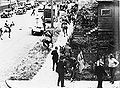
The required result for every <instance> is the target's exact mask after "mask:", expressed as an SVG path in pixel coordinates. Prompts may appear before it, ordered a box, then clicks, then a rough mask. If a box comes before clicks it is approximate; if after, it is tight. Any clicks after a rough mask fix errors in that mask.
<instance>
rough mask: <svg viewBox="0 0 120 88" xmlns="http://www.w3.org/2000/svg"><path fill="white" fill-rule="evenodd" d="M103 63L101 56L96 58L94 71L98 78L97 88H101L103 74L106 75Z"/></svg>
mask: <svg viewBox="0 0 120 88" xmlns="http://www.w3.org/2000/svg"><path fill="white" fill-rule="evenodd" d="M103 65H104V62H103V60H102V59H101V58H100V59H98V60H97V62H96V71H95V73H96V75H97V80H98V86H97V88H103V87H102V82H103V76H104V75H106V73H105V70H104V67H103Z"/></svg>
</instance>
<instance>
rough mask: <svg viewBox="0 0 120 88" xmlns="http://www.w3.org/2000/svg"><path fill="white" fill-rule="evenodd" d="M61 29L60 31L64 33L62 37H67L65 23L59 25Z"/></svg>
mask: <svg viewBox="0 0 120 88" xmlns="http://www.w3.org/2000/svg"><path fill="white" fill-rule="evenodd" d="M61 28H62V31H63V33H64V37H65V36H68V34H67V30H68V26H67V23H66V22H65V21H64V22H63V23H62V24H61Z"/></svg>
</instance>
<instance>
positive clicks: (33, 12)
mask: <svg viewBox="0 0 120 88" xmlns="http://www.w3.org/2000/svg"><path fill="white" fill-rule="evenodd" d="M32 15H35V8H34V9H33V11H32V13H31V16H32Z"/></svg>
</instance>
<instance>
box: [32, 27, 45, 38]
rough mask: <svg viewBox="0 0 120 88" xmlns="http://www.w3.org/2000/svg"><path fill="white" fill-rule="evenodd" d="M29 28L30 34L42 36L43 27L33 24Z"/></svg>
mask: <svg viewBox="0 0 120 88" xmlns="http://www.w3.org/2000/svg"><path fill="white" fill-rule="evenodd" d="M31 29H32V30H31V34H32V35H40V36H42V34H43V33H44V28H43V27H37V26H34V27H32V28H31Z"/></svg>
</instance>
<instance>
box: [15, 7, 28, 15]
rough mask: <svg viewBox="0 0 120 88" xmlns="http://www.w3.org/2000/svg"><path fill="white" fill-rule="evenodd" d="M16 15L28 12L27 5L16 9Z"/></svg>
mask: <svg viewBox="0 0 120 88" xmlns="http://www.w3.org/2000/svg"><path fill="white" fill-rule="evenodd" d="M15 13H16V15H22V14H25V13H26V8H25V7H19V8H17V9H16V11H15Z"/></svg>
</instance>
